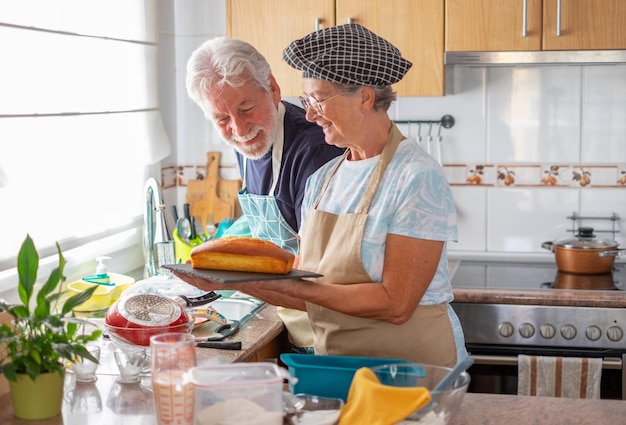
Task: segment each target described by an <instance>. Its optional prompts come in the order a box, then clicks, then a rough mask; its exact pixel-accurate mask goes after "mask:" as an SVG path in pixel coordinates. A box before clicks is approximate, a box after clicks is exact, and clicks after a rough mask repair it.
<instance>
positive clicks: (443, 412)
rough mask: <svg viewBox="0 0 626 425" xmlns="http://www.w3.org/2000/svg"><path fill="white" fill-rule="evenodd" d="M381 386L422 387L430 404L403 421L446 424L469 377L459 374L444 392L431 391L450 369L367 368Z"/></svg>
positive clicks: (410, 365) (411, 366) (421, 365)
mask: <svg viewBox="0 0 626 425" xmlns="http://www.w3.org/2000/svg"><path fill="white" fill-rule="evenodd" d="M371 369H372V371H373V372H374V373H375V374H376V377H377V378H378V380H379V381H380V383H381V384H383V385H390V386H395V387H424V388H426V389H427V390H428V391H430V393H431V397H432V399H433V404H432V405H430V406H429V405H427V406H428V407H426V406H425V407H422V408H421V409H419V410H417V411H416V412H414V413H413V414H411V415H410V416H409V417H408V418H406V419H407V421H413V422H414V423H416V424H431V423H432V424H438V425H439V424H448V423H450V420H451V419H452V417H453V416H454V414H455V413H456V412H457V411H458V410H459V407H460V406H461V402H462V401H463V397H464V396H465V393H467V388H468V387H469V383H470V375H469V374H468V373H467V372H462V373H461V374H460V375H459V377H458V378H457V379H456V380H455V381H454V382H453V383H452V385H450V386H449V387H448V388H447V389H446V390H445V391H439V392H436V391H433V388H434V387H435V386H436V385H437V384H438V383H439V381H441V380H442V379H443V378H444V376H446V375H447V374H448V372H450V371H451V370H452V368H449V367H444V366H435V365H429V364H425V363H401V364H388V365H384V366H376V367H373V368H371ZM407 423H411V422H407Z"/></svg>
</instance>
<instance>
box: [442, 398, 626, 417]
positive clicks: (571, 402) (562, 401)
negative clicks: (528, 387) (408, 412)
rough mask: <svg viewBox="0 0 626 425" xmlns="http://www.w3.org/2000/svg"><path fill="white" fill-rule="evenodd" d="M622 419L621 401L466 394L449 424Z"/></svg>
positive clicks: (623, 407)
mask: <svg viewBox="0 0 626 425" xmlns="http://www.w3.org/2000/svg"><path fill="white" fill-rule="evenodd" d="M625 417H626V403H625V402H624V401H622V400H588V399H576V398H557V397H531V396H517V395H498V394H475V393H467V394H466V395H465V397H464V398H463V403H462V404H461V408H460V410H459V411H458V412H457V414H456V415H455V416H454V418H452V421H451V422H450V425H502V424H515V425H543V424H550V425H598V424H611V425H612V424H620V423H623V422H624V418H625Z"/></svg>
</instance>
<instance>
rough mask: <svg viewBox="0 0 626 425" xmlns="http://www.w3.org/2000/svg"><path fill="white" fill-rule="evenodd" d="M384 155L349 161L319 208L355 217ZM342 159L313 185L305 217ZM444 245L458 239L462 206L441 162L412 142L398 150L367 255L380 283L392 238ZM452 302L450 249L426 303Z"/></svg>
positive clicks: (377, 203)
mask: <svg viewBox="0 0 626 425" xmlns="http://www.w3.org/2000/svg"><path fill="white" fill-rule="evenodd" d="M378 158H379V156H375V157H373V158H368V159H365V160H362V161H344V162H343V163H342V164H341V166H340V167H339V169H338V170H337V173H336V174H335V176H334V177H333V178H332V180H331V182H330V185H329V186H328V189H327V191H326V193H325V194H324V196H323V197H322V200H321V202H320V205H319V207H318V209H319V210H321V211H326V212H330V213H334V214H346V213H354V212H355V211H356V209H357V206H358V205H359V203H360V202H361V199H362V198H363V195H364V193H365V190H366V188H367V184H368V183H369V181H370V177H371V175H372V172H373V170H374V167H375V166H376V163H377V161H378ZM338 160H339V159H334V160H332V161H330V162H329V163H327V164H325V165H324V166H322V167H321V168H320V169H319V170H318V171H317V172H316V173H314V174H313V175H312V176H311V177H310V178H309V180H308V181H307V187H306V194H305V197H304V201H303V204H302V205H303V208H302V212H303V219H306V214H307V212H308V211H309V209H310V208H311V206H312V203H313V202H314V201H315V199H317V196H318V195H319V193H320V190H321V189H322V185H323V183H324V181H325V180H326V177H327V176H328V174H329V173H330V172H331V170H332V168H333V166H334V165H335V164H336V162H337V161H338ZM389 233H393V234H397V235H403V236H408V237H412V238H420V239H430V240H438V241H444V242H447V241H456V240H457V225H456V208H455V206H454V199H453V197H452V191H451V190H450V186H449V185H448V182H447V180H446V178H445V175H444V174H443V170H442V168H441V167H440V166H439V164H438V163H437V162H436V161H435V160H434V159H433V158H432V157H431V156H430V155H429V154H428V153H426V151H424V150H423V149H421V148H420V147H419V146H418V145H417V143H416V142H415V141H413V140H411V139H406V140H404V141H403V142H402V143H400V145H399V146H398V149H397V150H396V153H395V155H394V156H393V158H392V160H391V162H390V163H389V165H388V166H387V170H386V171H385V174H384V175H383V177H382V180H381V182H380V185H379V186H378V190H377V192H376V195H375V196H374V199H373V200H372V204H371V205H370V209H369V216H368V219H367V223H366V225H365V235H364V239H363V243H362V247H361V248H362V249H361V253H362V254H361V255H362V258H363V265H364V266H365V270H366V271H367V273H368V274H369V275H370V277H371V278H372V280H373V281H374V282H380V281H381V280H382V273H383V265H384V261H385V258H384V255H383V253H384V252H385V244H386V239H387V234H389ZM450 301H452V287H451V286H450V281H449V279H448V257H447V254H446V249H445V246H444V249H443V252H442V255H441V260H440V261H439V266H438V267H437V273H436V274H435V277H434V278H433V281H432V283H431V284H430V286H429V287H428V290H427V291H426V293H425V294H424V297H423V298H422V300H421V304H440V303H444V302H450Z"/></svg>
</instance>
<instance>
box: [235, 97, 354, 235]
mask: <svg viewBox="0 0 626 425" xmlns="http://www.w3.org/2000/svg"><path fill="white" fill-rule="evenodd" d="M282 103H283V105H284V106H285V119H284V147H283V160H282V165H281V170H280V176H279V179H280V180H279V182H278V184H277V186H276V192H275V194H274V195H275V197H276V203H277V205H278V209H279V210H280V212H281V214H282V216H283V218H284V219H285V221H286V222H287V223H288V224H289V225H290V226H291V227H292V229H294V230H295V231H296V232H297V231H298V230H300V224H301V223H300V219H301V216H300V208H301V206H302V200H303V198H304V188H305V185H306V180H307V179H308V177H309V176H310V175H311V174H313V172H315V171H316V170H317V169H318V168H319V167H321V166H322V165H323V164H325V163H327V162H328V161H329V160H331V159H332V158H335V157H337V156H339V155H341V154H342V153H343V149H339V148H337V147H335V146H331V145H329V144H327V143H326V141H325V140H324V133H323V131H322V128H321V127H320V126H318V125H317V124H315V123H310V122H308V121H307V120H306V119H305V117H304V115H305V112H304V109H302V108H300V107H298V106H296V105H294V104H292V103H289V102H282ZM236 154H237V161H238V162H239V170H240V172H241V175H242V176H243V156H242V155H241V154H240V153H238V152H236ZM247 164H248V170H247V174H246V184H247V186H246V190H247V192H248V193H251V194H255V195H267V194H268V193H269V192H270V189H271V187H272V183H273V181H272V151H271V150H270V151H269V152H268V153H267V154H266V155H265V156H263V157H262V158H259V159H255V160H251V159H248V161H247ZM252 236H255V235H252Z"/></svg>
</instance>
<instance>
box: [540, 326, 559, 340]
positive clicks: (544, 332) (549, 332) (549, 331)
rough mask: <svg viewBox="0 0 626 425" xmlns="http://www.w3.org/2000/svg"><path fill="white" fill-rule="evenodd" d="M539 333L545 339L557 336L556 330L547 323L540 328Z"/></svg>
mask: <svg viewBox="0 0 626 425" xmlns="http://www.w3.org/2000/svg"><path fill="white" fill-rule="evenodd" d="M539 333H540V334H541V336H542V337H544V338H545V339H550V338H554V335H556V329H555V328H554V326H552V325H550V324H549V323H546V324H545V325H541V327H540V328H539Z"/></svg>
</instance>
